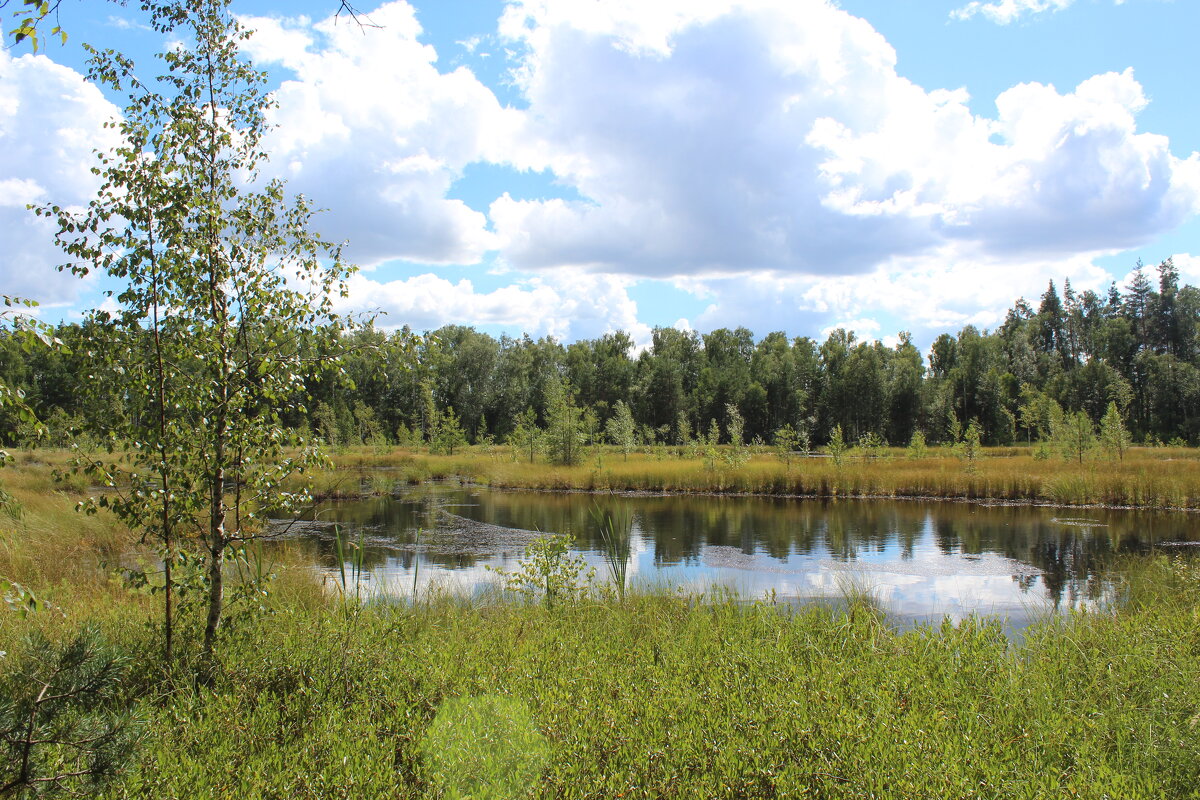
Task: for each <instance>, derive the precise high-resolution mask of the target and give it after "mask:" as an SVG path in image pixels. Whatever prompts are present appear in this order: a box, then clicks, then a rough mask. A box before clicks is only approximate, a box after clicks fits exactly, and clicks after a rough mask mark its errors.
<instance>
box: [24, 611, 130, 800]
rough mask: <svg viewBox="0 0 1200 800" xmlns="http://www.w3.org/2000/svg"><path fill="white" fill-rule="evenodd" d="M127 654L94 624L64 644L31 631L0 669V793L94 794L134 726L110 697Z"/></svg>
mask: <svg viewBox="0 0 1200 800" xmlns="http://www.w3.org/2000/svg"><path fill="white" fill-rule="evenodd" d="M127 669H128V659H126V658H124V657H123V656H121V655H119V654H118V653H117V652H115V651H114V650H113V649H112V648H110V647H108V646H107V645H106V644H105V642H104V641H103V640H102V639H101V638H100V636H99V634H98V633H97V632H96V631H95V630H94V629H93V628H84V629H83V630H82V631H81V632H80V633H79V634H77V635H76V636H75V637H73V638H72V639H70V640H69V641H67V642H66V643H64V644H61V645H59V644H55V643H53V642H51V641H49V640H48V639H46V638H45V637H44V636H42V635H40V634H37V633H33V634H30V636H29V637H28V639H27V641H26V643H25V645H24V647H23V648H22V653H21V655H20V658H19V660H18V661H17V663H16V664H14V665H12V666H11V667H8V668H6V669H4V671H3V673H2V674H0V795H7V794H9V793H13V794H14V795H23V794H28V795H30V796H46V795H59V794H63V795H78V794H81V793H82V792H84V791H87V792H89V793H90V792H95V791H97V790H98V789H99V788H100V787H101V786H102V785H103V784H105V783H106V782H108V781H109V780H111V779H112V778H113V776H114V775H115V774H116V772H117V770H119V769H120V768H121V767H123V766H124V764H125V762H126V761H127V760H128V758H129V756H130V754H131V752H132V751H133V748H134V745H135V744H136V742H137V740H138V737H139V734H140V729H139V727H138V725H137V724H136V723H135V721H134V717H133V716H132V715H131V714H130V713H129V712H128V710H127V707H123V706H122V705H121V704H119V703H118V702H116V701H117V698H118V697H119V695H120V692H121V682H122V680H123V679H124V677H125V675H126V673H127Z"/></svg>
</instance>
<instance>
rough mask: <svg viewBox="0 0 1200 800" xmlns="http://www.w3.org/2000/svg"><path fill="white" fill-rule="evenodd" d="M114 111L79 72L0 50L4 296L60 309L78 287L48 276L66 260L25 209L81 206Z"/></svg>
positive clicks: (45, 227)
mask: <svg viewBox="0 0 1200 800" xmlns="http://www.w3.org/2000/svg"><path fill="white" fill-rule="evenodd" d="M116 116H119V110H118V109H117V108H116V106H114V105H112V104H111V103H110V102H108V101H107V100H105V99H104V97H103V95H101V93H100V91H99V90H98V89H96V88H95V87H94V86H91V85H90V84H88V83H86V82H85V81H84V79H83V76H81V75H80V74H79V73H77V72H75V71H74V70H72V69H69V68H67V67H64V66H61V65H59V64H55V63H54V62H53V61H51V60H50V59H49V58H47V57H45V56H34V55H24V56H21V57H20V58H13V57H12V56H10V55H9V54H8V53H7V52H6V51H4V50H3V49H0V235H2V236H3V254H4V255H3V258H2V259H0V284H2V285H3V286H4V292H5V293H6V294H12V295H19V296H24V297H30V298H33V299H36V300H38V301H40V302H42V303H49V304H54V303H63V302H67V301H70V300H72V299H74V297H75V296H76V294H77V292H78V290H79V288H80V285H81V282H80V280H79V279H78V278H75V277H72V276H71V275H70V274H66V275H64V274H60V273H58V272H56V271H55V269H54V267H55V266H56V265H57V264H60V263H62V262H63V261H65V260H66V256H65V255H64V254H63V253H62V251H60V250H59V249H58V248H57V247H55V246H54V232H55V230H56V226H55V225H53V224H52V223H51V222H50V220H48V219H45V218H38V217H35V216H34V214H33V213H32V212H30V211H28V210H26V207H25V206H26V204H28V203H57V204H59V205H61V206H66V207H70V206H79V205H83V204H85V203H86V202H87V201H88V200H90V199H91V198H92V196H93V195H94V194H95V191H96V189H97V187H98V186H99V181H98V180H97V178H96V177H95V176H94V175H92V174H91V171H90V170H91V167H92V166H93V165H94V164H95V156H94V155H93V150H94V149H107V148H108V147H110V146H112V145H113V144H114V143H115V140H116V137H115V132H114V131H112V130H111V129H110V130H105V129H104V128H103V124H104V122H105V121H107V120H109V119H111V118H113V117H116Z"/></svg>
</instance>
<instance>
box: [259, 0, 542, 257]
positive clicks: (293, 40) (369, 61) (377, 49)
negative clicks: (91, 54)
mask: <svg viewBox="0 0 1200 800" xmlns="http://www.w3.org/2000/svg"><path fill="white" fill-rule="evenodd" d="M371 20H372V22H373V23H375V24H376V25H378V26H379V27H378V28H367V29H360V28H359V27H357V26H354V25H347V24H345V23H344V22H343V23H342V24H337V23H336V21H335V20H333V19H332V18H330V19H326V20H324V21H321V22H317V23H313V22H312V21H310V20H308V19H306V18H297V19H292V20H277V19H267V18H253V17H247V18H243V20H242V21H243V22H244V23H245V24H246V25H247V26H248V27H251V28H254V29H255V30H256V31H257V32H256V34H255V35H254V36H253V37H252V38H251V39H250V40H249V42H248V43H247V45H246V49H247V50H248V51H249V53H250V55H251V57H252V58H254V59H255V61H256V62H258V63H260V64H262V65H266V66H271V65H278V66H282V67H285V68H287V69H288V70H291V71H292V72H293V73H294V75H295V77H294V79H292V80H288V81H285V82H284V83H283V85H282V86H281V87H280V89H279V90H278V92H277V93H276V99H277V100H278V102H279V107H278V109H277V110H276V111H275V112H274V113H273V117H272V121H273V122H275V123H276V124H277V125H278V126H279V127H278V128H277V130H276V131H275V132H273V133H272V134H271V135H270V136H269V137H268V139H267V140H266V142H265V145H266V147H267V148H268V149H269V151H270V152H271V154H272V163H273V165H274V166H273V169H274V170H275V171H276V172H277V173H278V174H280V175H281V176H282V177H285V178H287V179H288V180H289V188H290V190H291V191H293V192H302V193H304V194H306V195H308V196H310V197H312V198H313V199H314V201H315V202H316V203H317V204H318V206H320V207H324V208H328V209H329V211H328V213H326V214H324V215H322V216H321V217H319V218H318V219H317V225H318V227H319V228H320V229H321V230H322V232H323V233H324V234H325V235H327V236H328V237H330V238H333V239H338V240H341V239H348V240H349V241H350V250H348V255H349V257H351V258H352V259H355V260H357V261H359V262H360V263H362V264H363V265H365V266H368V267H370V266H373V265H375V264H377V263H378V262H380V261H383V260H386V259H389V258H406V259H409V260H414V261H420V262H424V263H431V264H438V263H442V264H448V263H474V262H476V261H478V260H480V258H481V257H482V255H483V253H484V252H485V251H486V250H488V249H489V248H490V247H492V239H493V237H492V234H491V233H490V232H489V231H488V230H487V229H486V226H487V220H486V218H485V217H484V215H483V214H481V213H479V212H477V211H473V210H472V209H470V208H469V207H468V206H466V205H465V204H464V203H463V202H461V201H459V200H452V199H447V198H446V193H447V192H448V190H449V189H450V187H451V184H452V183H453V182H454V180H455V179H456V178H458V177H459V175H460V174H461V172H462V169H463V167H465V166H466V165H467V164H469V163H471V162H474V161H479V160H483V159H485V158H489V157H491V158H499V157H500V155H499V154H498V152H497V151H498V148H502V147H503V143H504V142H505V141H507V140H508V138H509V137H508V136H507V132H508V131H510V130H512V129H514V128H515V127H516V126H517V125H518V123H519V119H518V118H517V116H516V115H515V112H512V111H509V110H506V109H504V108H502V107H501V106H500V104H499V102H498V101H497V100H496V98H495V96H494V95H493V94H492V92H491V91H490V90H489V89H487V88H486V87H485V86H483V84H481V83H480V82H479V81H478V80H477V79H476V78H475V76H474V75H473V74H472V73H471V72H470V70H468V69H466V68H463V67H460V68H459V69H456V70H454V71H453V72H450V73H446V74H443V73H441V72H439V71H438V70H437V67H436V65H435V62H436V60H437V54H436V53H435V51H434V49H433V48H432V47H431V46H429V45H426V44H422V43H421V42H420V41H418V36H419V35H420V33H421V27H420V25H419V24H418V22H417V20H416V17H415V15H414V12H413V8H412V7H411V6H410V5H408V4H407V3H404V2H396V3H389V4H386V5H384V6H382V7H380V8H379V9H378V10H376V11H373V12H371Z"/></svg>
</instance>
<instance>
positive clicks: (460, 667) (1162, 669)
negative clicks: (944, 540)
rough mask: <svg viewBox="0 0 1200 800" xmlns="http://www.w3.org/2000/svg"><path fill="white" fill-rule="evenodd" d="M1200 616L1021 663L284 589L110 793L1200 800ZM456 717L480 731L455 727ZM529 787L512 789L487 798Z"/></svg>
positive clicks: (1006, 654)
mask: <svg viewBox="0 0 1200 800" xmlns="http://www.w3.org/2000/svg"><path fill="white" fill-rule="evenodd" d="M1198 622H1200V620H1198V619H1197V616H1196V614H1195V607H1194V606H1193V607H1191V608H1181V607H1180V606H1178V605H1172V606H1169V607H1162V606H1157V607H1153V608H1146V607H1139V608H1137V609H1127V610H1126V611H1124V612H1122V613H1120V614H1116V615H1097V616H1091V617H1075V618H1069V619H1064V620H1059V621H1054V622H1048V623H1046V624H1044V625H1042V626H1040V627H1038V628H1036V629H1034V630H1033V631H1031V632H1030V633H1029V635H1028V637H1027V638H1026V640H1025V641H1024V643H1022V644H1021V645H1019V646H1014V645H1012V644H1011V643H1010V642H1009V641H1008V640H1007V639H1006V638H1005V636H1004V635H1003V633H1002V631H1001V627H1000V625H999V624H998V623H992V622H986V621H968V622H965V623H963V624H961V625H958V626H953V625H949V624H947V625H943V626H939V627H932V628H924V629H919V630H914V631H909V632H905V633H897V632H895V631H893V630H892V629H891V628H889V627H888V626H887V625H886V624H885V623H884V622H883V621H882V620H881V619H880V617H879V616H878V614H877V613H875V612H874V611H873V610H872V609H871V608H870V607H869V606H867V605H860V604H852V605H851V606H850V607H849V609H844V610H841V611H838V610H830V609H821V608H812V609H807V610H803V611H800V612H795V613H792V612H787V611H781V610H780V609H777V608H774V607H771V606H769V605H763V604H758V605H749V606H747V605H745V604H737V603H733V602H721V601H717V602H715V603H713V604H704V603H696V602H689V600H688V599H686V598H680V597H672V596H669V595H662V594H658V595H640V596H633V597H631V598H630V599H629V600H628V601H627V602H625V603H615V602H604V603H582V604H578V605H564V606H559V607H557V608H555V609H553V610H547V609H545V608H543V607H541V606H539V605H532V604H531V605H513V604H502V605H467V604H464V603H462V602H459V601H451V600H442V601H437V602H433V603H432V604H429V605H423V606H421V607H420V608H417V609H413V608H409V607H393V608H388V607H372V608H368V609H366V610H364V611H363V612H362V613H361V614H360V615H358V616H357V617H356V618H354V620H353V621H352V622H348V618H347V617H346V616H345V615H344V614H340V613H338V612H337V610H336V609H334V608H332V607H331V606H329V605H327V604H318V605H317V606H316V607H315V608H312V607H307V606H306V605H305V604H302V603H301V604H296V603H293V602H291V601H290V600H287V599H284V598H281V599H280V600H279V602H278V603H277V605H276V606H275V608H274V609H273V613H271V614H270V615H269V616H265V617H262V618H259V619H256V620H253V621H250V622H247V623H246V624H244V625H243V626H241V627H240V628H239V629H238V630H236V631H235V632H234V633H233V634H232V635H231V636H229V637H228V638H227V639H226V640H225V641H224V642H223V644H222V648H221V662H222V663H221V671H220V675H219V678H218V680H217V682H216V684H215V685H214V686H212V687H210V688H208V689H204V690H201V691H196V690H193V689H191V688H188V687H186V686H184V687H183V688H180V689H178V690H177V691H176V693H175V694H173V695H172V696H170V697H169V698H162V699H159V700H158V701H157V702H145V701H143V703H142V710H143V713H144V714H145V715H146V716H147V718H148V730H149V731H150V735H149V737H148V738H147V740H146V741H145V742H144V743H143V746H142V748H141V750H140V754H139V756H138V757H137V759H136V761H135V762H134V763H133V764H132V765H131V766H130V768H129V769H128V770H127V771H126V773H125V774H124V775H123V777H122V779H121V781H120V783H119V784H118V785H116V786H115V787H113V789H112V791H111V794H110V796H112V797H155V798H174V797H179V798H185V797H245V798H257V797H262V798H268V797H288V798H318V797H372V798H373V797H437V796H466V795H462V794H456V792H462V787H463V785H464V784H466V785H467V786H470V785H471V781H475V785H474V790H475V792H476V793H475V794H472V795H470V796H475V797H488V796H505V797H508V796H513V797H580V798H582V797H618V796H620V797H634V798H673V797H678V798H691V797H729V798H734V797H804V796H820V797H846V798H851V797H905V798H909V797H929V798H934V797H938V798H941V797H1004V798H1007V797H1050V796H1080V797H1103V796H1108V797H1125V798H1133V797H1163V798H1185V797H1196V796H1200V795H1198V794H1197V793H1198V787H1200V737H1197V736H1196V727H1197V715H1198V714H1200V688H1198V687H1197V682H1196V680H1195V675H1196V674H1197V669H1198V668H1200V641H1198V638H1197V637H1198V634H1197V630H1198V624H1197V623H1198ZM347 624H351V625H352V626H353V627H352V628H351V629H350V630H349V632H347V629H346V625H347ZM123 630H124V634H122V633H121V632H120V629H118V631H117V633H116V634H115V635H116V637H117V638H119V639H124V643H125V646H126V647H135V646H136V647H138V648H139V649H141V648H149V647H150V646H151V642H150V641H148V637H147V634H146V633H144V632H139V631H140V630H141V629H139V628H138V627H137V626H136V625H134V624H133V622H132V620H128V621H125V622H124V623H123ZM139 640H141V641H139ZM140 671H141V673H142V674H143V675H146V676H152V675H155V674H156V665H155V664H154V663H153V662H147V663H145V664H143V665H141V666H140ZM155 689H156V684H155V683H154V682H153V681H149V680H146V681H145V685H144V686H142V687H141V688H140V690H139V691H140V692H142V693H145V694H148V695H151V696H153V695H154V694H155ZM497 708H499V709H502V713H501V716H500V718H497V716H496V709H497ZM443 712H444V713H443ZM445 715H451V716H453V717H455V718H457V719H458V720H459V724H460V726H462V725H468V726H475V727H469V728H468V729H467V730H465V731H463V730H459V731H458V732H457V735H454V736H447V732H446V731H447V728H446V724H445V723H444V722H443V723H439V720H440V719H441V718H442V717H443V716H445ZM514 741H515V742H517V744H514ZM435 746H436V747H438V748H442V749H439V750H438V751H437V752H439V753H440V757H435V756H433V755H432V754H431V753H432V752H433V751H431V748H434V747H435ZM446 747H454V748H456V749H455V750H453V751H445V750H444V748H446ZM456 764H457V765H461V767H462V770H464V771H460V772H456V771H455V769H456V767H455V765H456ZM499 764H502V765H504V768H503V769H495V768H493V769H491V770H489V769H488V767H489V765H491V766H492V767H495V766H496V765H499ZM514 773H516V774H521V775H526V774H527V775H529V776H531V777H529V779H528V782H527V783H526V784H525V785H524V786H523V789H522V790H521V791H517V792H515V793H513V794H507V793H504V794H490V793H489V792H488V791H487V789H486V786H483V787H482V788H481V786H480V784H479V783H478V779H479V776H486V775H489V774H492V775H493V776H494V777H493V778H489V779H488V780H496V781H500V782H504V781H505V780H507V778H505V777H504V776H510V775H512V774H514ZM443 789H447V790H448V791H447V792H446V793H444V794H439V792H441V790H443Z"/></svg>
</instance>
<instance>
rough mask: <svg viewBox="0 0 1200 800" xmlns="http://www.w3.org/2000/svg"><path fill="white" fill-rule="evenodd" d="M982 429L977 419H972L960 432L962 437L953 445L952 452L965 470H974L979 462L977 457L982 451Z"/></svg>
mask: <svg viewBox="0 0 1200 800" xmlns="http://www.w3.org/2000/svg"><path fill="white" fill-rule="evenodd" d="M982 436H983V431H982V429H981V428H980V426H979V420H976V419H972V420H971V421H970V422H969V423H967V428H966V430H964V431H963V432H962V438H961V439H959V440H958V442H956V443H955V445H954V453H955V455H957V456H958V457H959V459H960V460H961V461H962V462H963V465H964V469H966V470H967V472H974V471H975V470H976V469H977V467H978V463H979V457H980V455H981V454H982V452H983V445H982V443H981V441H980V440H981V438H982Z"/></svg>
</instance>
